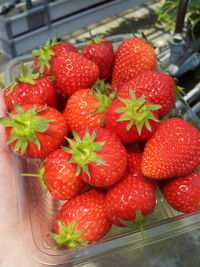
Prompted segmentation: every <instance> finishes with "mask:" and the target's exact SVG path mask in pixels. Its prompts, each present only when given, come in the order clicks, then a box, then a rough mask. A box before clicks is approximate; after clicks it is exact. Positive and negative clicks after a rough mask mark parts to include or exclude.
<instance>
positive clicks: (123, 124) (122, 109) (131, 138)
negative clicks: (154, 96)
mask: <svg viewBox="0 0 200 267" xmlns="http://www.w3.org/2000/svg"><path fill="white" fill-rule="evenodd" d="M158 108H160V106H159V105H151V103H149V102H146V100H145V98H144V97H143V96H142V97H141V98H138V99H137V98H136V97H135V93H134V92H133V91H132V90H130V95H129V98H128V99H125V98H120V97H119V98H116V99H115V100H113V102H112V103H111V104H110V106H109V107H108V109H107V110H106V115H105V127H106V129H109V130H111V131H113V132H115V133H116V134H117V135H118V137H119V138H120V140H121V142H122V143H132V142H136V141H139V140H145V139H148V138H149V137H150V136H151V135H152V134H153V133H154V132H155V131H156V129H157V127H158V124H159V121H158V119H157V117H158V116H157V109H158Z"/></svg>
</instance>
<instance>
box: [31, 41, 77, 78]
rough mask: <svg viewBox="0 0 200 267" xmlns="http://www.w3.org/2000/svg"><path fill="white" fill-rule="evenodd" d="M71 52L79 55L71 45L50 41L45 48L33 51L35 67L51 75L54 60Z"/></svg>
mask: <svg viewBox="0 0 200 267" xmlns="http://www.w3.org/2000/svg"><path fill="white" fill-rule="evenodd" d="M69 51H72V52H77V53H78V51H77V49H76V47H75V46H74V45H72V44H70V43H67V42H57V41H56V40H55V39H52V40H48V41H47V42H46V44H45V45H44V46H40V47H39V49H37V50H33V51H32V55H33V56H34V65H35V67H36V69H37V70H38V71H39V72H40V73H43V74H44V75H51V74H52V65H53V63H54V60H55V59H56V58H57V57H59V56H62V55H63V54H66V53H67V52H69Z"/></svg>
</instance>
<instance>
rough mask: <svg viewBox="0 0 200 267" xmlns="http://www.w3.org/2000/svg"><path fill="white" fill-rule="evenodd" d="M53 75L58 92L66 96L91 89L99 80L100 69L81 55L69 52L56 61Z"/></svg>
mask: <svg viewBox="0 0 200 267" xmlns="http://www.w3.org/2000/svg"><path fill="white" fill-rule="evenodd" d="M52 69H53V75H54V77H55V79H56V86H57V88H58V90H59V91H60V92H61V93H62V94H63V95H65V96H70V95H72V94H73V93H74V92H75V91H77V90H79V89H84V88H91V87H92V85H93V84H94V83H95V81H96V80H97V79H98V78H99V67H98V66H97V65H96V64H95V63H94V62H92V61H91V60H89V59H87V58H86V57H84V56H83V55H81V54H78V53H75V52H68V53H66V54H63V55H62V56H60V57H57V58H56V59H55V60H54V64H53V68H52Z"/></svg>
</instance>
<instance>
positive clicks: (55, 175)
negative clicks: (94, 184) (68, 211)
mask: <svg viewBox="0 0 200 267" xmlns="http://www.w3.org/2000/svg"><path fill="white" fill-rule="evenodd" d="M69 161H70V155H69V154H68V153H67V152H66V151H64V150H62V149H57V150H55V151H53V152H52V153H50V154H49V155H48V156H47V158H46V160H45V163H44V166H43V167H42V168H41V178H42V179H43V183H44V184H45V185H46V187H47V188H48V190H49V192H50V193H51V194H52V195H53V196H54V197H55V198H57V199H60V200H69V199H70V198H72V197H74V196H76V195H77V194H78V193H79V192H80V191H81V190H82V189H83V188H84V186H85V182H84V181H83V180H82V179H81V178H80V176H79V175H76V168H75V166H74V164H73V163H70V162H69Z"/></svg>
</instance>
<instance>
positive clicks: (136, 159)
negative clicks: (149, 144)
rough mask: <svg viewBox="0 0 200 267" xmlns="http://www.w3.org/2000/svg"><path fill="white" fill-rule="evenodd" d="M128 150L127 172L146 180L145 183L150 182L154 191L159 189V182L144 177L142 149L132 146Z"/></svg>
mask: <svg viewBox="0 0 200 267" xmlns="http://www.w3.org/2000/svg"><path fill="white" fill-rule="evenodd" d="M126 150H127V153H128V161H127V168H126V171H127V172H131V173H132V174H133V175H136V176H138V174H139V177H140V178H141V179H144V180H145V181H147V182H149V183H150V184H151V185H152V187H153V188H154V189H157V187H158V180H155V179H149V178H147V177H145V176H143V174H142V172H141V162H142V154H143V151H142V150H141V149H140V147H139V146H138V145H137V144H136V143H133V144H130V145H127V146H126Z"/></svg>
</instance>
